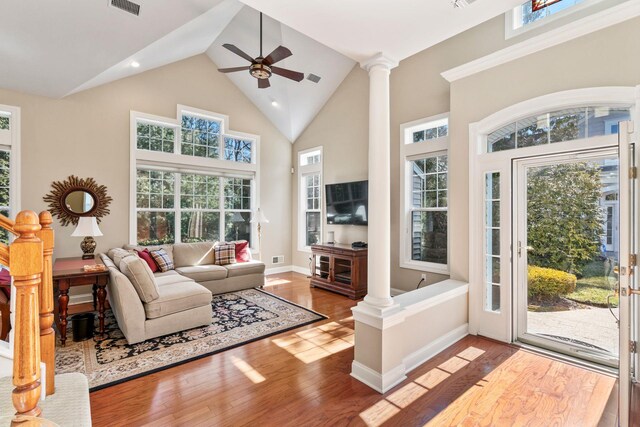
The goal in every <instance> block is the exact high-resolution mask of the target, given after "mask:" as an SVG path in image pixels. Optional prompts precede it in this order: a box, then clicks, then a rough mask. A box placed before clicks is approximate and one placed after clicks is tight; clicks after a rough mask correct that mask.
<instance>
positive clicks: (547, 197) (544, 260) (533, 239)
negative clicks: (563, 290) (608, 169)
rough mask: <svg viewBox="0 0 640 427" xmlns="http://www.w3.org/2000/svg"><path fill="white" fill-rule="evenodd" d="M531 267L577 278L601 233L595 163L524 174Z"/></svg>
mask: <svg viewBox="0 0 640 427" xmlns="http://www.w3.org/2000/svg"><path fill="white" fill-rule="evenodd" d="M527 191H528V209H527V234H528V241H527V244H528V245H529V246H530V247H532V249H531V250H530V251H529V254H528V257H529V265H535V266H539V267H547V268H553V269H557V270H562V271H566V272H569V273H572V274H577V275H580V274H581V273H582V270H583V268H584V267H585V266H586V265H587V264H589V262H590V261H592V260H593V259H594V258H595V257H596V256H597V255H598V254H599V252H600V251H599V248H600V236H601V235H602V234H603V233H604V229H603V219H604V212H603V210H602V208H601V207H600V205H599V199H600V197H601V195H602V190H601V183H600V167H599V166H598V164H597V163H593V162H579V163H570V164H559V165H553V166H543V167H538V168H535V169H532V170H531V171H530V172H529V174H528V182H527Z"/></svg>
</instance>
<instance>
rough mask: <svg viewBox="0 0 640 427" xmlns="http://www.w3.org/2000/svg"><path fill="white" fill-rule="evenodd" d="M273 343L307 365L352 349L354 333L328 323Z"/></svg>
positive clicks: (333, 323) (348, 329)
mask: <svg viewBox="0 0 640 427" xmlns="http://www.w3.org/2000/svg"><path fill="white" fill-rule="evenodd" d="M273 343H274V344H275V345H277V346H278V347H280V348H282V349H284V350H286V351H288V352H289V353H290V354H292V355H293V356H295V357H296V358H297V359H298V360H301V361H302V362H304V363H307V364H308V363H312V362H315V361H317V360H320V359H323V358H325V357H327V356H331V355H332V354H336V353H339V352H341V351H343V350H346V349H348V348H350V347H353V343H354V332H353V329H351V328H347V327H346V326H343V325H341V324H339V323H337V322H329V323H325V324H323V325H320V326H316V327H315V328H311V329H305V330H304V331H300V332H296V333H294V334H291V335H287V336H285V337H283V338H276V339H274V340H273Z"/></svg>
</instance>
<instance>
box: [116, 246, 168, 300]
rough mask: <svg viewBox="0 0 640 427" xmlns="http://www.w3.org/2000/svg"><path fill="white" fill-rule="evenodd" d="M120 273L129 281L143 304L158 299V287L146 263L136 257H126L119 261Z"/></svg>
mask: <svg viewBox="0 0 640 427" xmlns="http://www.w3.org/2000/svg"><path fill="white" fill-rule="evenodd" d="M119 267H120V271H121V272H122V274H124V275H125V276H127V278H128V279H129V280H130V281H131V284H132V285H133V287H134V289H135V290H136V292H137V293H138V296H139V297H140V299H141V300H142V301H143V302H151V301H153V300H156V299H158V297H159V294H158V285H156V281H155V278H154V277H153V273H152V272H151V269H150V268H149V266H148V265H147V263H146V262H144V261H143V260H141V259H140V258H138V257H137V256H128V257H124V258H122V259H121V260H120V265H119Z"/></svg>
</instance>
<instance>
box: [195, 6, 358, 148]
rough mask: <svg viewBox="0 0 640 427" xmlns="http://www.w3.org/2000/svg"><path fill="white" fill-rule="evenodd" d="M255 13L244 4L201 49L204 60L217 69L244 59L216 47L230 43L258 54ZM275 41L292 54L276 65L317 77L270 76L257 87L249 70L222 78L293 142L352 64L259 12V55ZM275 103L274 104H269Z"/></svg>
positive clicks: (343, 57)
mask: <svg viewBox="0 0 640 427" xmlns="http://www.w3.org/2000/svg"><path fill="white" fill-rule="evenodd" d="M259 28H260V24H259V12H258V11H256V10H254V9H251V8H250V7H245V8H244V9H242V10H241V11H240V12H239V13H238V14H237V15H236V17H235V18H234V19H233V21H231V24H230V25H228V26H227V28H225V29H224V31H223V32H222V34H220V36H219V37H218V38H217V39H216V41H215V43H213V44H212V45H211V47H209V49H207V55H209V58H211V60H212V61H213V62H214V63H215V64H217V65H218V67H220V68H227V67H241V66H246V65H249V62H248V61H246V60H244V59H242V58H241V57H239V56H238V55H236V54H234V53H232V52H230V51H228V50H227V49H225V48H224V47H222V45H223V44H224V43H231V44H234V45H235V46H236V47H238V48H240V49H241V50H242V51H244V52H246V53H247V54H248V55H249V56H251V57H252V58H255V57H256V56H258V55H259V53H260V43H259V36H258V35H259ZM279 45H282V46H286V47H288V48H289V49H290V50H291V52H292V53H293V55H292V56H290V57H289V58H287V59H284V60H282V61H281V62H278V63H277V64H276V65H277V66H278V67H281V68H288V69H291V70H294V71H299V72H301V73H304V75H305V77H306V76H308V75H309V73H313V74H315V75H317V76H320V77H321V79H320V82H319V83H313V82H311V81H309V80H306V79H305V80H302V81H301V82H300V83H297V82H294V81H291V80H288V79H285V78H284V77H280V76H278V75H273V76H271V78H270V79H269V81H270V83H271V87H269V88H267V89H258V81H257V80H256V79H255V78H253V77H251V76H250V75H249V71H240V72H235V73H228V74H227V77H229V79H231V81H232V82H233V83H234V84H235V85H236V86H237V87H238V88H239V89H240V90H241V91H242V92H243V93H244V94H245V95H246V96H247V97H248V98H249V99H251V101H252V102H253V103H254V104H255V105H256V106H257V107H258V108H260V110H262V112H263V113H264V114H265V115H266V116H267V117H268V118H269V120H271V122H272V123H273V124H274V125H275V126H276V127H277V128H278V129H279V130H280V132H282V133H283V134H284V135H285V136H286V137H287V138H288V139H289V140H290V141H295V140H296V139H297V138H298V136H300V134H301V133H302V131H304V129H305V128H306V127H307V125H308V124H309V123H311V121H312V120H313V118H314V117H315V116H316V114H318V112H319V111H320V109H321V108H322V106H323V105H324V104H325V103H326V102H327V100H328V99H329V98H330V97H331V95H332V94H333V92H334V91H335V90H336V89H337V87H338V86H339V85H340V83H341V82H342V80H343V79H344V78H345V77H346V76H347V74H349V71H351V69H352V68H353V66H354V65H355V62H354V61H353V60H351V59H349V58H347V57H345V56H343V55H341V54H339V53H338V52H336V51H334V50H332V49H329V48H328V47H326V46H324V45H322V44H320V43H318V42H317V41H315V40H312V39H310V38H309V37H307V36H305V35H303V34H300V33H299V32H297V31H294V30H292V29H291V28H289V27H287V26H285V25H282V24H280V23H279V22H277V21H274V20H273V19H271V18H269V17H267V16H265V17H264V18H263V55H264V56H265V57H266V56H267V55H268V54H269V53H271V51H273V50H274V49H275V48H277V47H278V46H279ZM273 101H276V102H277V105H276V106H273V105H272V104H271V103H272V102H273Z"/></svg>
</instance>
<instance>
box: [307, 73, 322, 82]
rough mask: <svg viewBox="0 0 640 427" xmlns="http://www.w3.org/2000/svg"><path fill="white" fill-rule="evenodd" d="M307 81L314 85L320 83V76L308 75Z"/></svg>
mask: <svg viewBox="0 0 640 427" xmlns="http://www.w3.org/2000/svg"><path fill="white" fill-rule="evenodd" d="M307 80H311V81H312V82H314V83H318V82H319V81H320V76H316V75H315V74H309V75H308V76H307Z"/></svg>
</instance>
